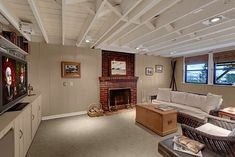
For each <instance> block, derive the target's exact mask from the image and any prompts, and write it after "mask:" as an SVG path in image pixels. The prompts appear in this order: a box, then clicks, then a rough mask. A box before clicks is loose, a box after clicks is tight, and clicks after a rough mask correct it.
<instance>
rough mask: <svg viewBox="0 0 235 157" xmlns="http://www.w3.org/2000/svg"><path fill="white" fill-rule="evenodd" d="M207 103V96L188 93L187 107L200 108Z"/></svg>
mask: <svg viewBox="0 0 235 157" xmlns="http://www.w3.org/2000/svg"><path fill="white" fill-rule="evenodd" d="M205 102H206V96H203V95H198V94H192V93H186V98H185V105H187V106H192V107H196V108H200V109H201V106H202V105H203V104H204V103H205Z"/></svg>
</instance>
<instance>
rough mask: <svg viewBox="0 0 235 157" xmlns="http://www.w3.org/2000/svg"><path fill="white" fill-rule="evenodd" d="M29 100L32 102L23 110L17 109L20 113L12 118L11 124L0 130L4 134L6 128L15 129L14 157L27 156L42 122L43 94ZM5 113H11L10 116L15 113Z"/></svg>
mask: <svg viewBox="0 0 235 157" xmlns="http://www.w3.org/2000/svg"><path fill="white" fill-rule="evenodd" d="M29 100H30V104H29V105H27V106H26V107H25V108H24V109H23V110H22V111H16V113H18V114H16V115H17V116H15V118H14V117H13V118H14V119H13V118H12V121H11V123H9V124H11V125H8V126H7V128H6V129H3V130H2V131H1V130H0V133H4V134H6V133H7V131H5V130H10V129H13V130H14V151H15V153H14V154H15V155H14V157H25V156H26V154H27V152H28V150H29V147H30V145H31V143H32V140H33V138H34V136H35V134H36V132H37V129H38V127H39V125H40V122H41V118H42V117H41V108H42V107H41V95H37V96H35V97H34V98H31V99H29ZM26 101H27V100H26ZM27 102H28V101H27ZM5 114H10V116H9V117H12V116H11V114H13V113H5ZM4 116H5V115H3V117H2V120H3V119H4V118H5V117H4ZM7 116H8V115H6V119H7ZM13 116H14V114H13ZM0 122H1V117H0ZM9 126H10V127H11V128H10V127H9Z"/></svg>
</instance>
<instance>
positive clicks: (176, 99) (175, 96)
mask: <svg viewBox="0 0 235 157" xmlns="http://www.w3.org/2000/svg"><path fill="white" fill-rule="evenodd" d="M185 99H186V93H185V92H177V91H171V102H173V103H176V104H185Z"/></svg>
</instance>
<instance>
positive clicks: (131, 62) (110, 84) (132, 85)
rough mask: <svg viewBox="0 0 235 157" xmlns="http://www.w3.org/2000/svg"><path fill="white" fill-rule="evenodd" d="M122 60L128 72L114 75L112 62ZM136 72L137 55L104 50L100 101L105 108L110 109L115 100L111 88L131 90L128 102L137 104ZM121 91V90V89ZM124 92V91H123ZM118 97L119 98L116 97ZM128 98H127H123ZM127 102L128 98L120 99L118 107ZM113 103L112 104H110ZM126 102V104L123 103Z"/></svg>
mask: <svg viewBox="0 0 235 157" xmlns="http://www.w3.org/2000/svg"><path fill="white" fill-rule="evenodd" d="M112 61H122V62H125V63H126V74H125V75H112V73H111V62H112ZM134 74H135V55H134V54H128V53H119V52H112V51H102V76H101V77H100V78H99V80H100V103H101V105H102V108H103V110H106V111H107V110H109V109H110V107H109V106H110V105H113V100H110V94H111V93H110V91H111V90H122V89H123V90H124V89H128V90H129V96H128V103H130V104H136V101H137V98H136V97H137V95H136V93H137V80H138V77H135V76H134ZM119 92H120V91H119ZM123 92H124V91H123ZM116 99H117V98H116ZM123 99H127V98H123ZM126 102H127V100H125V101H124V100H123V102H121V100H119V102H118V103H117V100H116V103H117V105H120V107H118V108H122V106H123V105H124V104H125V103H126ZM110 103H111V104H110ZM123 103H124V104H123Z"/></svg>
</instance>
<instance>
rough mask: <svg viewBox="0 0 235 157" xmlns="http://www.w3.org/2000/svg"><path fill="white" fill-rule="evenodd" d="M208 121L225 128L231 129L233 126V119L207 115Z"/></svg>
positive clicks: (234, 125)
mask: <svg viewBox="0 0 235 157" xmlns="http://www.w3.org/2000/svg"><path fill="white" fill-rule="evenodd" d="M208 122H209V123H211V124H214V125H217V126H219V127H221V128H224V129H227V130H233V129H234V128H235V121H234V120H229V119H224V118H220V117H215V116H208Z"/></svg>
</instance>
